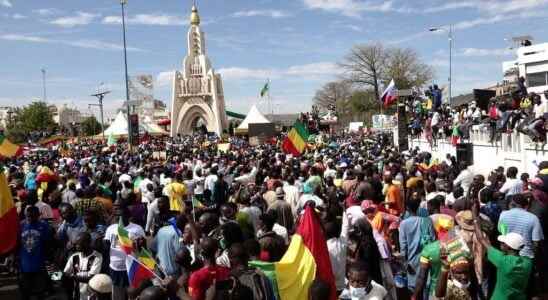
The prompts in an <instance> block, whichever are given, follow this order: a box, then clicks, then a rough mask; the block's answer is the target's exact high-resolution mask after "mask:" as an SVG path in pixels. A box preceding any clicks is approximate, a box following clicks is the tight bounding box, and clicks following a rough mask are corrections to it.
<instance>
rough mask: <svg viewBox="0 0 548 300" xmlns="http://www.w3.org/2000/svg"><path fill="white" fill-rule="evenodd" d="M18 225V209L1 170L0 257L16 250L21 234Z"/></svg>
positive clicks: (0, 169)
mask: <svg viewBox="0 0 548 300" xmlns="http://www.w3.org/2000/svg"><path fill="white" fill-rule="evenodd" d="M18 225H19V220H18V218H17V208H16V207H15V204H14V203H13V198H12V196H11V190H10V188H9V186H8V180H7V179H6V175H5V174H4V170H3V169H2V168H0V255H3V254H6V253H8V252H10V251H11V250H13V248H15V245H16V244H17V235H18V233H19V230H18V229H19V226H18Z"/></svg>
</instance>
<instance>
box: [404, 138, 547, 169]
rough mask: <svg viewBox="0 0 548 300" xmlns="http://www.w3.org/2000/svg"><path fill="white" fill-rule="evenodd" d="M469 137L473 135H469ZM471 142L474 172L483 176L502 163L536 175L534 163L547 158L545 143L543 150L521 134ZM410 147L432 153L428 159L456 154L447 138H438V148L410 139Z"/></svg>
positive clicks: (422, 141)
mask: <svg viewBox="0 0 548 300" xmlns="http://www.w3.org/2000/svg"><path fill="white" fill-rule="evenodd" d="M472 139H473V138H472ZM472 142H473V144H474V147H473V149H474V165H473V166H472V169H473V170H474V172H477V173H480V174H483V175H484V176H487V175H488V174H489V172H490V171H492V170H493V169H495V168H497V167H498V166H503V167H504V168H508V167H511V166H514V167H517V168H518V170H519V172H520V173H522V172H527V173H529V174H530V175H531V174H536V172H537V171H538V169H537V167H536V164H538V163H540V162H541V161H544V160H547V161H548V145H546V146H545V147H544V149H545V150H544V151H543V150H541V149H540V146H539V149H538V150H535V148H534V147H535V145H534V144H533V143H528V142H526V137H524V136H523V135H521V134H520V135H518V134H514V135H506V134H504V135H503V137H502V141H499V143H498V144H497V145H491V144H489V143H483V142H480V141H472ZM409 147H410V148H415V147H419V149H421V151H428V152H431V153H432V158H438V159H440V160H443V159H445V157H446V155H447V154H451V155H453V156H456V147H454V146H453V145H451V143H449V142H448V141H441V140H440V141H438V147H437V148H435V149H433V150H432V149H431V148H430V145H429V144H428V142H426V140H424V139H421V140H410V144H409Z"/></svg>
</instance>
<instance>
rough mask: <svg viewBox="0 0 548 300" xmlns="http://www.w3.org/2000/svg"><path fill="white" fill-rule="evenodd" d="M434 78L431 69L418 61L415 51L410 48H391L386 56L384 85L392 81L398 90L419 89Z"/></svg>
mask: <svg viewBox="0 0 548 300" xmlns="http://www.w3.org/2000/svg"><path fill="white" fill-rule="evenodd" d="M433 76H434V71H433V70H432V68H431V67H430V66H429V65H427V64H424V63H422V62H421V61H420V58H419V56H418V54H417V52H415V50H413V49H410V48H403V49H401V48H393V49H391V50H390V52H389V55H388V61H387V67H386V74H385V76H384V83H385V84H388V83H389V82H390V80H392V79H394V81H395V83H396V87H397V88H398V89H400V90H403V89H411V88H413V87H421V86H423V85H424V84H426V83H427V82H429V81H431V80H432V78H433Z"/></svg>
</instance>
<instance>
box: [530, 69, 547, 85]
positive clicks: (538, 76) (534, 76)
mask: <svg viewBox="0 0 548 300" xmlns="http://www.w3.org/2000/svg"><path fill="white" fill-rule="evenodd" d="M547 76H548V72H539V73H530V74H527V86H528V87H535V86H543V85H548V82H547V78H546V77H547Z"/></svg>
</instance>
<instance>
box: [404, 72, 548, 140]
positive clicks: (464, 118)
mask: <svg viewBox="0 0 548 300" xmlns="http://www.w3.org/2000/svg"><path fill="white" fill-rule="evenodd" d="M544 98H545V99H548V91H545V92H544ZM482 106H483V107H482ZM406 110H407V111H408V113H409V118H410V122H409V129H410V132H411V135H412V136H421V135H423V136H424V138H426V139H427V140H428V141H429V143H430V144H431V145H432V146H434V147H435V146H437V141H438V140H439V139H444V138H445V139H448V140H449V139H450V140H451V142H452V143H453V144H456V143H458V142H459V141H467V140H470V131H471V129H472V127H473V126H478V128H479V129H480V130H484V131H486V132H488V133H489V134H488V136H489V142H490V143H493V144H494V143H496V142H497V141H498V140H500V138H501V133H512V132H514V131H516V132H519V133H521V134H525V135H526V136H528V137H529V138H530V139H531V140H532V141H533V142H536V143H539V144H546V133H547V131H546V128H545V127H546V125H547V124H546V120H547V117H548V116H547V115H546V114H547V113H548V104H547V100H543V99H542V97H541V95H539V94H536V93H533V92H528V90H527V87H526V86H525V79H524V78H523V77H520V78H519V80H518V82H517V87H516V88H515V89H514V90H512V91H511V92H509V93H507V94H505V95H500V96H496V97H493V98H491V99H489V101H488V102H487V101H486V103H485V105H480V104H479V103H478V101H476V100H474V101H471V102H469V103H464V104H462V105H458V106H453V107H451V106H449V105H448V104H447V103H445V104H444V103H442V90H440V89H439V88H438V86H437V85H434V86H432V87H430V88H429V89H428V90H427V91H425V93H424V95H422V96H419V95H418V94H415V95H414V97H411V98H410V99H409V101H407V102H406Z"/></svg>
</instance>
